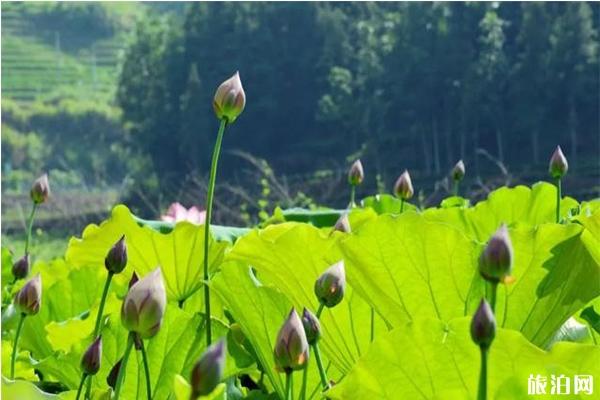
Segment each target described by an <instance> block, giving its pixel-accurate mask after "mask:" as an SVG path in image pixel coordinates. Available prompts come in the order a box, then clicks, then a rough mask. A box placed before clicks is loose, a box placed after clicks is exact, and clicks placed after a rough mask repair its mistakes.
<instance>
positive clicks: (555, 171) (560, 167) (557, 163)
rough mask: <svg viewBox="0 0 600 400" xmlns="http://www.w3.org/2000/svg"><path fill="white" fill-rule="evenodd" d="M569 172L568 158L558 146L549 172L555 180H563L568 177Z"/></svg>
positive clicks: (551, 159)
mask: <svg viewBox="0 0 600 400" xmlns="http://www.w3.org/2000/svg"><path fill="white" fill-rule="evenodd" d="M568 170H569V163H568V162H567V158H566V157H565V155H564V154H563V152H562V149H561V148H560V146H556V150H554V153H553V154H552V157H550V166H549V167H548V172H550V176H552V177H553V178H555V179H559V178H562V177H563V176H564V175H566V173H567V171H568Z"/></svg>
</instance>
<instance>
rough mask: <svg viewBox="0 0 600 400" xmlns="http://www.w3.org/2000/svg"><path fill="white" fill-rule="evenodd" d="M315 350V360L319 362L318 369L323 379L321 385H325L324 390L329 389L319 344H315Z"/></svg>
mask: <svg viewBox="0 0 600 400" xmlns="http://www.w3.org/2000/svg"><path fill="white" fill-rule="evenodd" d="M313 350H314V351H315V360H317V367H318V368H319V376H320V377H321V384H322V385H323V390H326V389H329V380H328V379H327V374H326V373H325V369H324V368H323V361H322V360H321V352H320V351H319V343H318V342H317V343H315V344H314V346H313Z"/></svg>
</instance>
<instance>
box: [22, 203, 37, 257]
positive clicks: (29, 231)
mask: <svg viewBox="0 0 600 400" xmlns="http://www.w3.org/2000/svg"><path fill="white" fill-rule="evenodd" d="M37 206H38V205H37V203H33V207H31V214H29V219H28V220H27V237H26V238H25V255H27V254H29V243H30V242H31V230H32V229H33V217H34V215H35V210H36V209H37Z"/></svg>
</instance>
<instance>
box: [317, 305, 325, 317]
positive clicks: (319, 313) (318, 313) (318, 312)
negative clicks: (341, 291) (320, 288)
mask: <svg viewBox="0 0 600 400" xmlns="http://www.w3.org/2000/svg"><path fill="white" fill-rule="evenodd" d="M324 307H325V304H323V303H319V309H318V310H317V318H321V313H322V312H323V308H324Z"/></svg>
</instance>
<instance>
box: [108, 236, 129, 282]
mask: <svg viewBox="0 0 600 400" xmlns="http://www.w3.org/2000/svg"><path fill="white" fill-rule="evenodd" d="M104 266H105V267H106V269H107V270H108V271H109V272H112V273H113V274H118V273H119V272H121V271H123V270H124V269H125V266H127V245H126V244H125V236H124V235H123V236H121V239H119V240H118V241H117V243H115V244H114V245H113V247H111V249H110V250H109V251H108V254H107V255H106V258H105V259H104Z"/></svg>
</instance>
